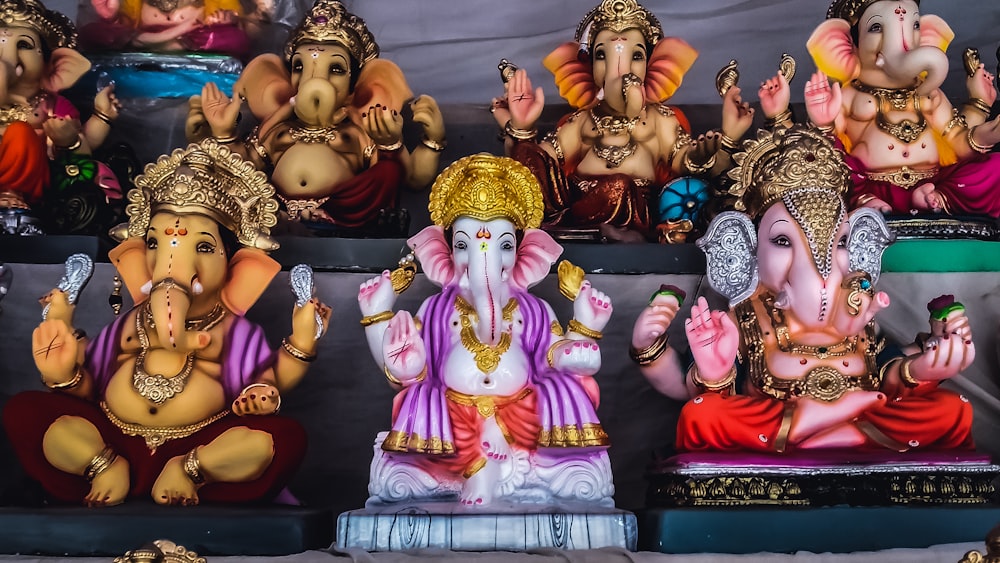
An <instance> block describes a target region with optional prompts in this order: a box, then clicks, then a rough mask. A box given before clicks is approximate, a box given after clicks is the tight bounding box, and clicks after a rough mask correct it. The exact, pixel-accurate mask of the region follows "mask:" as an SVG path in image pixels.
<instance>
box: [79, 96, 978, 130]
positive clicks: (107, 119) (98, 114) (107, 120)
mask: <svg viewBox="0 0 1000 563" xmlns="http://www.w3.org/2000/svg"><path fill="white" fill-rule="evenodd" d="M984 103H985V102H984ZM91 115H93V116H94V117H96V118H97V119H100V120H101V121H103V122H105V123H107V124H108V126H110V125H111V116H110V115H108V114H106V113H104V112H103V111H101V110H99V109H97V108H94V113H92V114H91Z"/></svg>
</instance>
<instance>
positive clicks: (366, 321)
mask: <svg viewBox="0 0 1000 563" xmlns="http://www.w3.org/2000/svg"><path fill="white" fill-rule="evenodd" d="M394 316H396V313H393V312H392V311H382V312H381V313H375V314H374V315H367V316H364V317H361V326H364V327H369V326H372V325H374V324H378V323H381V322H385V321H388V320H389V319H391V318H392V317H394Z"/></svg>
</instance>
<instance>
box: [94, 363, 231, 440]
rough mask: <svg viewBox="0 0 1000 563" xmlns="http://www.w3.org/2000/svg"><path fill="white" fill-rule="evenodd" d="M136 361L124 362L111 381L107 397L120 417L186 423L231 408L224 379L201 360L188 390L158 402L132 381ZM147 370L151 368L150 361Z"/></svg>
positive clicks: (153, 422)
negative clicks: (150, 399) (154, 401)
mask: <svg viewBox="0 0 1000 563" xmlns="http://www.w3.org/2000/svg"><path fill="white" fill-rule="evenodd" d="M133 364H134V362H132V361H127V362H125V363H123V364H122V366H121V367H120V368H119V369H118V371H117V372H115V374H114V375H113V376H112V378H111V381H109V382H108V387H107V389H106V390H105V392H104V397H103V400H104V401H106V402H107V404H108V408H109V410H111V412H112V413H114V414H115V416H117V417H118V418H120V419H122V420H124V421H126V422H132V423H135V424H142V425H144V426H186V425H188V424H195V423H197V422H201V421H203V420H205V419H207V418H209V417H211V416H212V415H214V414H217V413H219V412H221V411H223V410H226V409H228V408H230V405H229V404H228V402H227V401H226V397H225V392H224V390H223V388H222V383H221V382H219V381H218V380H217V379H215V378H213V377H211V376H210V375H208V374H207V373H206V372H205V370H203V369H199V366H198V362H197V361H196V362H195V367H194V369H193V370H192V372H191V375H190V377H188V380H187V384H186V385H185V386H184V390H183V391H181V392H180V393H178V394H177V395H175V396H174V397H173V398H171V399H169V400H167V401H165V402H163V403H161V404H155V403H153V402H151V401H149V400H148V399H146V398H145V397H143V396H142V395H140V394H139V392H138V391H136V389H135V387H134V386H133V385H132V380H133V373H134V372H133V369H132V367H133ZM147 371H150V372H151V373H153V371H152V370H149V366H148V365H147Z"/></svg>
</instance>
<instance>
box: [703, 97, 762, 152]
mask: <svg viewBox="0 0 1000 563" xmlns="http://www.w3.org/2000/svg"><path fill="white" fill-rule="evenodd" d="M741 92H742V90H740V87H739V86H733V87H731V88H730V89H729V90H727V91H726V95H725V97H724V98H723V100H722V132H723V133H725V134H726V136H728V137H729V138H730V139H733V140H734V141H735V140H738V139H740V138H741V137H743V135H744V134H746V132H747V131H748V130H749V129H750V126H751V125H753V114H754V110H753V108H752V107H750V104H749V103H747V102H744V101H743V98H742V97H740V93H741ZM713 154H714V153H713Z"/></svg>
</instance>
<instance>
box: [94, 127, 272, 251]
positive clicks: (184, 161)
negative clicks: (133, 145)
mask: <svg viewBox="0 0 1000 563" xmlns="http://www.w3.org/2000/svg"><path fill="white" fill-rule="evenodd" d="M135 185H136V187H135V188H134V189H132V190H130V191H129V193H128V206H127V207H126V208H125V212H126V213H128V216H129V222H128V227H127V231H125V230H124V229H122V228H121V227H118V228H116V229H115V230H113V231H112V236H113V237H115V238H118V239H120V240H121V239H124V238H126V237H140V236H145V235H146V231H147V230H149V222H150V219H151V218H152V216H153V215H154V214H155V213H156V212H158V211H169V212H172V213H200V214H202V215H207V216H208V217H211V218H212V219H214V220H216V221H218V223H219V224H220V225H222V226H223V227H225V228H227V229H229V230H230V231H232V232H233V234H235V235H236V239H237V240H238V241H239V243H240V244H242V245H244V246H251V247H255V248H259V249H261V250H275V249H277V248H278V243H277V242H275V241H274V240H273V239H272V238H271V237H270V232H271V227H273V226H274V225H275V224H276V223H277V211H278V202H277V200H275V199H274V187H273V186H272V185H271V184H270V183H269V182H268V180H267V176H265V175H264V173H263V172H260V171H258V170H256V169H254V167H253V164H252V163H251V162H249V161H247V160H244V159H243V157H241V156H240V155H239V154H237V153H234V152H232V151H230V150H229V148H228V147H226V146H225V145H220V144H219V143H218V142H216V141H215V140H214V139H211V138H209V139H206V140H204V141H202V142H200V143H195V144H191V145H188V147H187V148H185V149H177V150H175V151H174V152H173V153H172V154H170V155H163V156H161V157H160V158H159V159H158V160H157V161H156V162H155V163H150V164H147V165H146V169H145V170H144V171H143V174H142V175H141V176H139V177H138V178H136V180H135Z"/></svg>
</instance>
